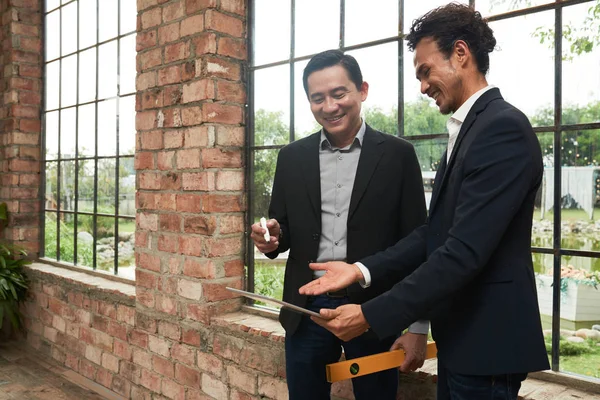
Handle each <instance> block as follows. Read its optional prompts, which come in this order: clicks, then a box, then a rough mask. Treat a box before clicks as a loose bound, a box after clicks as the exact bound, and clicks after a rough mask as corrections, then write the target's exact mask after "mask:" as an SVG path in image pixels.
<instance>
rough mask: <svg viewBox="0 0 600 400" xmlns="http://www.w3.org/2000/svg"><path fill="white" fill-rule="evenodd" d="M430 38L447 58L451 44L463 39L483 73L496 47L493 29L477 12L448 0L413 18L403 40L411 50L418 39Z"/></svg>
mask: <svg viewBox="0 0 600 400" xmlns="http://www.w3.org/2000/svg"><path fill="white" fill-rule="evenodd" d="M426 37H431V38H433V40H435V42H436V43H437V46H438V48H439V50H440V52H441V53H442V54H444V56H446V58H449V57H450V55H451V54H452V50H453V47H454V43H456V41H457V40H463V41H465V43H467V45H468V46H469V50H471V53H472V54H473V55H474V57H475V61H476V62H477V69H479V71H480V72H481V73H482V74H484V75H485V74H486V73H487V71H488V69H489V68H490V57H489V53H491V52H492V51H493V50H494V47H495V46H496V39H495V38H494V32H493V31H492V29H491V28H490V27H489V26H488V23H487V21H486V20H485V19H483V18H482V17H481V14H480V13H479V11H475V10H473V9H472V8H471V7H469V6H467V5H465V4H458V3H450V4H447V5H445V6H442V7H438V8H435V9H433V10H431V11H429V12H428V13H427V14H425V15H423V16H422V17H420V18H418V19H416V20H414V21H413V23H412V26H411V27H410V33H409V34H408V35H406V37H405V39H406V40H407V41H408V48H409V49H410V50H411V51H414V49H415V47H417V45H418V44H419V42H420V41H421V39H423V38H426Z"/></svg>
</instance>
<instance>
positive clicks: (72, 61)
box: [60, 54, 77, 107]
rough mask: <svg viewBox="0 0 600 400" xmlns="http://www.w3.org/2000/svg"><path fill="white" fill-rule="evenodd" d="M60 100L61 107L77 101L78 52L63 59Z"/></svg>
mask: <svg viewBox="0 0 600 400" xmlns="http://www.w3.org/2000/svg"><path fill="white" fill-rule="evenodd" d="M60 100H61V103H60V106H61V107H68V106H72V105H74V104H75V102H76V101H77V54H73V55H72V56H69V57H67V58H63V59H62V64H61V77H60Z"/></svg>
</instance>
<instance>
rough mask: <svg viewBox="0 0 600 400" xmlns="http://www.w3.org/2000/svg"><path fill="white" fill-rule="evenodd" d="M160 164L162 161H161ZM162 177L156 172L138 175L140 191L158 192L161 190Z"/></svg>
mask: <svg viewBox="0 0 600 400" xmlns="http://www.w3.org/2000/svg"><path fill="white" fill-rule="evenodd" d="M159 162H160V159H159ZM160 179H161V176H160V175H159V174H157V173H154V172H140V173H138V182H139V189H148V190H157V189H160Z"/></svg>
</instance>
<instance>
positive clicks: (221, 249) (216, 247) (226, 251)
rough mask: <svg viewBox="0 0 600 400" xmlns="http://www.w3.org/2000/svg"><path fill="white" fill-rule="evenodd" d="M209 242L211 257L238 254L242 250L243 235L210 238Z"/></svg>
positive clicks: (209, 254)
mask: <svg viewBox="0 0 600 400" xmlns="http://www.w3.org/2000/svg"><path fill="white" fill-rule="evenodd" d="M207 244H208V256H209V257H221V256H231V255H237V254H240V252H241V250H242V241H241V237H232V238H219V239H210V240H209V242H208V243H207Z"/></svg>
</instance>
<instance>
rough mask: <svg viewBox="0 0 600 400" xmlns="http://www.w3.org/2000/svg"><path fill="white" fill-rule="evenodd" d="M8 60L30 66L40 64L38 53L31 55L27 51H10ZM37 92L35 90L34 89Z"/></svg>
mask: <svg viewBox="0 0 600 400" xmlns="http://www.w3.org/2000/svg"><path fill="white" fill-rule="evenodd" d="M9 55H10V57H9V60H10V61H13V62H17V63H20V62H23V63H30V64H38V63H39V62H40V55H39V53H33V52H29V51H21V50H11V51H10V53H9ZM36 90H37V89H36Z"/></svg>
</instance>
